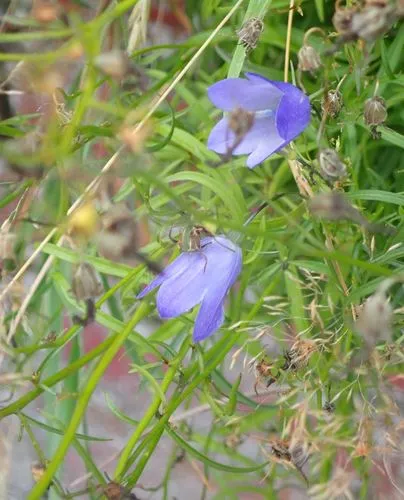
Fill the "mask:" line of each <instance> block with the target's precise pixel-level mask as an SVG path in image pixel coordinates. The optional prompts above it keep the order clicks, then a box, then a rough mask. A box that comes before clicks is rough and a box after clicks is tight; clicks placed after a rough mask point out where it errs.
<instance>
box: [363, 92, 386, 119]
mask: <svg viewBox="0 0 404 500" xmlns="http://www.w3.org/2000/svg"><path fill="white" fill-rule="evenodd" d="M363 115H364V118H365V123H366V125H370V126H377V125H381V124H382V123H384V122H385V121H386V119H387V109H386V103H385V101H384V99H383V98H382V97H378V96H375V97H372V98H371V99H368V100H367V101H366V102H365V108H364V112H363Z"/></svg>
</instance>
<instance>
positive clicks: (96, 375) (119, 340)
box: [27, 303, 148, 500]
mask: <svg viewBox="0 0 404 500" xmlns="http://www.w3.org/2000/svg"><path fill="white" fill-rule="evenodd" d="M147 311H148V306H147V304H145V303H142V304H140V306H139V308H138V309H137V310H136V312H135V313H134V315H133V316H132V318H131V319H130V321H129V322H128V324H127V325H126V326H125V328H124V329H123V330H122V331H121V332H120V333H119V334H118V335H117V336H116V337H115V338H114V339H113V341H112V342H111V345H110V346H109V348H108V349H107V351H106V352H105V353H104V355H103V357H102V358H101V359H100V361H99V363H98V364H97V365H96V366H95V367H94V369H93V371H92V373H91V375H90V376H89V378H88V381H87V384H86V385H85V386H84V387H83V389H82V391H81V393H80V396H79V398H78V400H77V406H76V409H75V411H74V413H73V415H72V418H71V421H70V424H69V426H68V427H67V429H66V433H65V435H64V437H63V439H62V441H61V443H60V445H59V447H58V449H57V450H56V453H55V455H54V457H53V459H52V460H51V462H50V463H49V465H48V467H47V470H46V473H45V474H44V476H43V477H42V479H41V481H39V482H38V483H37V484H36V486H34V488H33V489H32V491H31V493H30V494H29V495H28V497H27V499H28V500H37V499H38V498H40V496H41V495H42V494H43V493H44V492H45V491H46V488H47V487H48V485H49V484H50V482H51V481H52V477H53V476H54V474H55V472H56V471H57V470H58V468H59V466H60V464H61V463H62V461H63V459H64V457H65V455H66V453H67V450H68V448H69V446H70V444H71V442H72V440H73V439H74V436H75V433H76V430H77V428H78V426H79V425H80V422H81V420H82V418H83V415H84V413H85V411H86V409H87V406H88V403H89V401H90V398H91V396H92V394H93V392H94V391H95V389H96V387H97V385H98V382H99V381H100V379H101V377H102V376H103V374H104V372H105V370H106V369H107V368H108V366H109V364H110V363H111V361H112V359H113V358H114V356H115V355H116V354H117V352H118V351H119V348H120V347H121V345H122V344H123V343H124V342H125V340H126V338H127V337H128V336H129V334H130V333H131V332H132V330H133V328H134V327H135V326H136V325H137V324H138V323H139V321H140V320H142V319H143V318H144V316H145V315H146V314H147Z"/></svg>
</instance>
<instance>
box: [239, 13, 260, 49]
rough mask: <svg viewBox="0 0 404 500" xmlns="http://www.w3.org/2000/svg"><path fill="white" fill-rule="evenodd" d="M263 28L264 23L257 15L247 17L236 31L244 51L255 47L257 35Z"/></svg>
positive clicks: (258, 35)
mask: <svg viewBox="0 0 404 500" xmlns="http://www.w3.org/2000/svg"><path fill="white" fill-rule="evenodd" d="M263 30H264V23H263V22H262V21H261V19H258V18H257V17H252V18H251V19H248V20H247V21H246V22H245V23H244V24H243V26H242V27H241V29H240V30H239V31H237V35H238V37H239V40H240V43H241V44H242V45H243V46H244V47H245V50H246V52H247V53H248V52H250V51H251V50H253V49H255V48H256V47H257V43H258V40H259V37H260V35H261V33H262V31H263Z"/></svg>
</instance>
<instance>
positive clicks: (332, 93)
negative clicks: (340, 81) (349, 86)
mask: <svg viewBox="0 0 404 500" xmlns="http://www.w3.org/2000/svg"><path fill="white" fill-rule="evenodd" d="M343 104H344V102H343V99H342V94H341V92H340V91H339V90H329V91H328V92H327V94H326V95H325V96H324V97H323V99H322V101H321V109H322V110H323V112H324V113H327V115H329V116H331V118H335V117H336V116H338V114H339V112H340V111H341V108H342V106H343Z"/></svg>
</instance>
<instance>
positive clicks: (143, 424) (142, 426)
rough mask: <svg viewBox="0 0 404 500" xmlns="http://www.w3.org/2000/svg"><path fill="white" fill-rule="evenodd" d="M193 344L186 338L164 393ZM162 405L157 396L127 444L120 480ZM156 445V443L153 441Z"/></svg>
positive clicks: (118, 469)
mask: <svg viewBox="0 0 404 500" xmlns="http://www.w3.org/2000/svg"><path fill="white" fill-rule="evenodd" d="M190 343H191V340H190V338H189V337H187V338H186V340H185V341H184V342H183V344H182V346H181V348H180V350H179V352H178V355H177V357H176V358H175V359H174V360H173V361H172V362H171V363H170V368H169V369H168V370H167V373H166V375H165V377H164V379H163V382H162V383H161V390H162V392H163V393H165V392H166V391H167V389H168V387H169V385H170V384H171V382H172V381H173V380H174V377H175V375H176V374H177V368H178V367H179V365H180V363H181V362H182V360H183V359H184V357H185V355H186V354H187V352H188V349H189V345H190ZM160 404H161V397H160V396H159V395H158V394H156V396H155V398H154V400H153V402H152V404H151V405H150V407H149V409H148V410H147V412H146V414H145V415H144V417H143V418H142V420H141V421H140V422H139V425H138V426H137V427H136V430H135V432H134V433H133V434H132V436H131V437H130V438H129V441H128V443H127V444H126V446H125V448H124V449H123V451H122V453H121V456H120V458H119V460H118V464H117V466H116V469H115V477H116V478H119V477H120V476H122V474H123V473H124V472H125V470H126V467H127V462H128V460H129V457H130V454H131V453H132V450H133V448H134V447H135V445H136V443H137V442H138V440H139V439H140V438H141V436H142V434H143V432H144V431H145V430H146V428H147V427H148V426H149V424H150V422H151V421H152V420H153V418H154V417H155V415H156V412H157V411H158V409H159V407H160ZM153 444H154V441H153Z"/></svg>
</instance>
